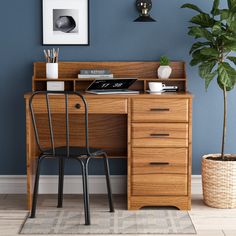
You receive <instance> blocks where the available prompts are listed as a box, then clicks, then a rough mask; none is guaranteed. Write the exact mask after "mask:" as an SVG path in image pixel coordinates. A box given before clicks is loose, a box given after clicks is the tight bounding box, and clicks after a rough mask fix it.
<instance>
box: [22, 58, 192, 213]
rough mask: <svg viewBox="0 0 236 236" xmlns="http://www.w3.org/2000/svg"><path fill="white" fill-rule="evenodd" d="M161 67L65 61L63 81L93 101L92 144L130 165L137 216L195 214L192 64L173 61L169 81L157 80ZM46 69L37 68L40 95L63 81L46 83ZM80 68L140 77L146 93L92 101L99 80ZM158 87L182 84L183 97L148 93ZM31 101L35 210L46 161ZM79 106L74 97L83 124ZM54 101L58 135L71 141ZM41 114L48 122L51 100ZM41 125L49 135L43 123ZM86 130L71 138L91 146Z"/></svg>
mask: <svg viewBox="0 0 236 236" xmlns="http://www.w3.org/2000/svg"><path fill="white" fill-rule="evenodd" d="M158 66H159V63H158V62H61V63H59V79H58V80H56V81H64V83H65V89H66V90H75V91H79V92H81V93H82V94H83V95H84V96H85V98H86V100H87V102H88V106H89V130H90V132H91V133H90V145H91V146H93V147H97V148H102V149H104V150H106V151H107V153H108V154H109V157H110V158H127V168H128V170H127V173H128V176H127V208H128V209H129V210H135V209H139V208H141V207H144V206H176V207H177V208H179V209H182V210H188V209H190V208H191V169H192V168H191V154H192V96H191V94H190V93H188V92H187V89H186V88H187V79H186V73H185V64H184V62H172V63H171V67H172V69H173V72H172V75H171V78H169V79H166V80H160V79H157V78H156V71H157V68H158ZM45 67H46V66H45V63H42V62H36V63H34V75H33V80H32V90H33V91H37V90H46V82H47V81H55V80H47V79H46V78H45V77H46V76H45ZM80 69H109V70H111V71H112V73H113V74H114V77H116V78H119V77H126V78H127V77H132V78H138V80H137V82H135V84H133V85H132V87H131V89H136V90H137V89H138V90H140V91H141V93H140V94H136V95H130V94H123V95H92V94H86V93H85V92H84V90H85V88H87V87H88V85H89V84H90V83H91V82H92V81H93V79H78V78H77V76H78V73H79V71H80ZM150 81H161V82H163V83H165V84H166V85H177V86H178V87H179V91H178V92H166V93H163V94H161V95H153V94H147V93H145V91H146V89H148V82H150ZM30 95H31V93H27V94H25V105H26V148H27V183H28V184H27V191H28V207H30V206H31V197H32V187H33V184H32V183H33V180H34V173H35V163H36V160H35V156H36V154H38V149H37V146H36V143H35V140H34V134H33V129H32V124H31V117H30V112H29V106H28V103H29V98H30ZM76 99H77V98H75V97H73V96H72V95H71V97H70V98H69V111H70V113H71V116H72V120H73V119H74V120H73V121H74V122H75V123H76V116H74V115H75V114H79V113H81V110H79V109H77V108H78V106H77V104H78V101H77V100H76ZM50 102H51V103H52V104H54V105H55V110H54V112H55V122H56V124H57V126H56V127H55V129H56V131H55V132H56V133H57V134H58V136H59V139H60V138H61V139H63V138H64V136H63V135H62V132H63V131H62V130H63V127H62V125H61V123H60V120H62V119H63V118H62V113H63V112H64V110H63V107H62V103H63V102H64V99H63V97H62V96H50ZM35 112H36V114H37V115H38V116H41V117H43V116H44V115H45V113H46V104H45V99H40V98H38V99H37V100H36V104H35ZM52 112H53V110H52ZM40 125H41V126H42V130H44V129H43V128H44V126H45V124H44V122H43V121H42V122H41V124H40ZM82 125H83V124H76V125H74V126H73V129H71V137H72V139H73V138H74V139H75V140H77V139H78V138H79V140H82V144H83V135H82V134H80V136H79V137H78V133H79V132H78V130H79V129H80V128H81V126H82ZM45 132H46V129H45ZM41 135H42V138H44V134H43V133H42V134H41ZM47 142H48V140H45V144H47ZM60 142H62V140H59V143H58V144H59V145H60ZM80 143H81V142H80Z"/></svg>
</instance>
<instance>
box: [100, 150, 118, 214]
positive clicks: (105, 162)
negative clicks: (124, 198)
mask: <svg viewBox="0 0 236 236" xmlns="http://www.w3.org/2000/svg"><path fill="white" fill-rule="evenodd" d="M103 156H104V158H103V160H104V167H105V174H106V182H107V193H108V200H109V207H110V212H114V211H115V210H114V205H113V199H112V190H111V181H110V169H109V163H108V158H107V154H106V153H104V155H103Z"/></svg>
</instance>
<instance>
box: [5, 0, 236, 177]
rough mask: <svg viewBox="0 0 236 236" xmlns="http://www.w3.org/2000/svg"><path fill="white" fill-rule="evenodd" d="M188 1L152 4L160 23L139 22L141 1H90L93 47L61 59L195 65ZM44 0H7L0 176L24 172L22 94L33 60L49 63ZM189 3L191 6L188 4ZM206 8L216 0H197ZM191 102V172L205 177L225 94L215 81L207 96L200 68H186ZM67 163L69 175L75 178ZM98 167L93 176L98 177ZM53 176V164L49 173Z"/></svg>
mask: <svg viewBox="0 0 236 236" xmlns="http://www.w3.org/2000/svg"><path fill="white" fill-rule="evenodd" d="M186 1H187V0H158V1H156V0H153V10H152V16H153V18H155V19H156V20H157V22H156V23H134V22H133V20H134V19H135V18H136V17H137V12H136V10H135V7H134V2H135V0H90V8H91V9H90V22H91V28H90V37H91V42H90V46H88V47H79V46H64V47H61V60H68V61H87V60H93V61H96V60H101V61H112V60H118V61H119V60H120V61H122V60H125V61H128V60H131V61H132V60H158V59H159V58H160V56H161V55H162V54H165V55H168V56H169V57H170V58H171V59H172V60H185V61H186V62H187V63H188V62H189V60H190V57H189V55H188V50H189V48H190V46H191V44H192V42H193V40H192V39H191V38H190V37H188V36H187V27H188V20H189V19H190V17H191V16H192V15H193V12H192V11H190V10H185V9H180V6H181V5H182V4H183V3H185V2H186ZM40 2H41V0H37V1H36V0H35V1H32V0H24V1H16V0H7V1H3V2H2V3H1V14H0V15H1V16H0V17H1V22H2V23H1V35H0V75H1V76H0V83H1V91H0V102H1V107H0V111H1V116H0V119H1V120H0V124H1V154H0V155H1V156H0V174H1V175H18V174H25V173H26V168H25V116H24V114H25V113H24V112H25V110H24V99H23V94H24V93H25V92H27V91H30V90H31V76H32V68H33V66H32V62H34V61H41V60H43V59H44V58H43V54H42V50H43V48H44V47H43V46H41V34H42V32H41V3H40ZM189 2H191V1H189ZM192 2H193V3H194V2H195V3H197V4H198V5H200V6H201V7H202V8H203V9H210V6H211V2H212V1H206V0H198V1H192ZM187 72H188V79H189V90H190V91H191V92H192V93H193V94H194V96H195V98H194V104H193V124H194V125H193V173H194V174H200V157H201V156H202V155H203V154H205V153H212V152H219V151H220V141H221V131H222V128H221V126H222V105H223V103H222V92H221V91H220V90H219V89H218V87H217V85H216V84H215V83H213V84H212V85H211V86H210V88H209V91H208V92H207V93H205V91H204V83H203V81H202V80H201V79H199V77H198V75H197V69H196V68H191V67H189V66H188V67H187ZM234 101H236V94H235V92H231V93H230V95H229V109H230V112H229V124H228V139H227V145H226V150H227V152H231V153H235V152H236V147H235V144H236V139H235V137H236V127H235V125H234V124H236V106H235V105H234ZM125 165H126V163H125V161H118V160H117V161H112V173H113V174H124V173H125V169H126V168H125V167H126V166H125ZM74 166H75V165H70V164H68V173H73V174H74V173H76V168H75V167H74ZM99 166H100V165H98V162H94V165H93V170H92V173H93V174H96V173H99V172H100V171H99ZM51 169H52V172H53V173H54V171H55V170H54V169H53V168H52V163H48V164H47V166H46V165H45V167H44V173H46V174H48V173H50V171H51Z"/></svg>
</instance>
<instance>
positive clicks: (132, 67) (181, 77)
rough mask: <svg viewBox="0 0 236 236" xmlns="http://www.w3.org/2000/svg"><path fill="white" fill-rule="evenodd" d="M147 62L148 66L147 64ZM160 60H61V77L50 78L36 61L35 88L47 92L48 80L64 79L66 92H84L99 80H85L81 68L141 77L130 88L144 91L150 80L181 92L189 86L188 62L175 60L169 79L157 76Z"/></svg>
mask: <svg viewBox="0 0 236 236" xmlns="http://www.w3.org/2000/svg"><path fill="white" fill-rule="evenodd" d="M143 63H145V68H144V67H143ZM158 67H159V62H60V63H59V79H46V78H45V77H46V64H45V63H43V62H36V63H35V64H34V68H35V69H34V76H33V81H32V90H33V91H45V90H46V89H47V81H55V82H56V81H63V82H64V83H65V90H66V91H84V90H85V89H86V88H87V87H88V86H89V85H90V84H91V83H92V82H93V81H94V80H95V79H94V78H89V79H81V78H78V74H79V72H80V70H81V69H109V70H110V71H111V72H112V73H113V75H114V78H137V81H136V82H135V83H134V84H133V85H132V86H131V87H130V89H133V90H139V91H141V92H144V91H146V90H147V89H148V83H149V82H162V83H164V84H166V85H169V86H170V85H173V86H178V88H179V89H178V92H184V91H186V89H187V80H186V72H185V64H184V62H172V63H171V67H172V70H173V71H172V74H171V77H170V78H169V79H158V78H157V77H156V74H157V69H158Z"/></svg>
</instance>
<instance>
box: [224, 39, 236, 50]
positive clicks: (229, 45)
mask: <svg viewBox="0 0 236 236" xmlns="http://www.w3.org/2000/svg"><path fill="white" fill-rule="evenodd" d="M224 49H225V50H226V51H227V52H230V51H233V52H236V41H228V42H226V43H225V44H224Z"/></svg>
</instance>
